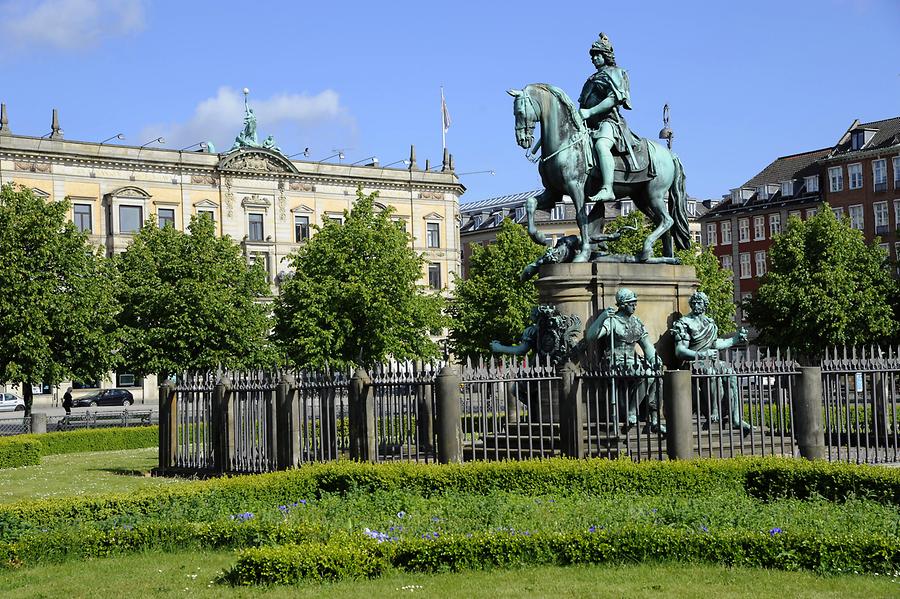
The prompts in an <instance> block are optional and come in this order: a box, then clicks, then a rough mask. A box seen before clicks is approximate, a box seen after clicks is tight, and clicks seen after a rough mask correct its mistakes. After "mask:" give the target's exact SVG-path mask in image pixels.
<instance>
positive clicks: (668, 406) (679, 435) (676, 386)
mask: <svg viewBox="0 0 900 599" xmlns="http://www.w3.org/2000/svg"><path fill="white" fill-rule="evenodd" d="M663 412H664V413H665V416H666V454H667V455H668V456H669V459H670V460H690V459H691V458H693V457H694V448H693V447H692V440H693V437H692V434H693V433H692V431H691V425H692V423H693V417H692V415H691V371H690V370H666V371H665V372H664V373H663Z"/></svg>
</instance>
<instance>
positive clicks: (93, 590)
mask: <svg viewBox="0 0 900 599" xmlns="http://www.w3.org/2000/svg"><path fill="white" fill-rule="evenodd" d="M233 561H234V555H233V554H232V553H231V552H196V553H193V552H192V553H179V554H159V553H147V554H141V555H134V556H127V557H117V558H108V559H102V560H89V561H87V562H69V563H66V564H60V565H51V566H45V567H41V568H36V569H23V570H20V571H13V572H8V571H6V572H3V571H0V597H10V598H13V597H15V598H16V599H25V598H26V597H66V598H71V597H79V598H82V597H83V598H87V597H116V598H122V597H172V596H190V597H259V596H262V595H265V596H266V597H267V598H272V599H277V598H281V597H285V598H287V597H290V598H304V597H310V598H312V597H329V598H330V599H339V598H343V597H348V598H349V597H360V598H363V599H372V598H374V597H406V596H409V597H446V598H453V597H460V598H479V597H484V598H486V599H501V598H506V597H509V598H510V599H521V598H523V597H554V598H556V597H629V598H635V597H654V598H659V597H666V598H681V597H684V598H687V597H699V598H702V599H712V598H718V597H779V598H786V597H791V598H794V597H799V598H802V597H809V598H810V599H812V598H816V599H820V598H828V597H833V598H835V599H837V598H850V597H865V598H866V599H877V598H880V597H885V598H887V597H897V596H898V595H900V578H898V577H877V576H871V577H863V576H834V577H818V576H815V575H813V574H808V573H797V572H778V571H768V570H747V569H739V568H734V569H732V568H724V567H715V566H699V565H682V564H641V565H636V566H590V567H569V568H551V567H546V568H529V569H524V570H505V571H489V572H465V573H458V574H437V575H426V574H404V573H391V574H388V575H386V576H384V577H382V578H379V579H376V580H364V581H347V582H341V583H336V584H326V585H312V584H309V585H299V586H295V587H273V588H268V589H266V588H231V587H228V586H223V585H221V584H218V583H216V582H215V579H216V576H217V575H218V573H219V572H220V571H221V570H222V569H224V568H225V567H227V566H228V565H230V564H231V563H232V562H233Z"/></svg>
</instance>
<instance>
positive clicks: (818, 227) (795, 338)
mask: <svg viewBox="0 0 900 599" xmlns="http://www.w3.org/2000/svg"><path fill="white" fill-rule="evenodd" d="M769 258H770V264H771V268H770V270H769V271H768V272H767V273H766V275H765V276H764V277H763V279H762V284H761V285H760V287H759V290H758V291H757V293H756V295H755V296H753V297H752V298H751V299H750V300H748V301H747V302H746V304H745V306H746V308H747V311H748V318H749V320H750V322H751V323H752V324H753V326H754V327H755V328H756V329H757V330H758V331H759V334H760V341H761V342H762V343H763V344H768V345H775V346H781V347H792V348H795V349H798V350H800V351H802V352H803V353H805V354H807V355H811V356H812V355H818V354H820V353H821V352H822V350H823V349H824V348H825V347H827V346H833V345H844V344H848V345H853V344H859V343H871V342H876V341H879V340H882V339H885V338H887V337H889V336H891V335H893V334H895V333H896V332H897V330H898V323H897V322H896V320H895V319H894V316H893V313H892V310H891V301H892V298H895V297H896V295H897V293H898V288H897V282H896V281H894V280H893V279H892V278H891V275H890V272H889V270H888V268H887V266H888V263H887V257H886V256H885V253H884V251H883V250H882V249H881V248H880V247H878V245H877V240H876V242H875V243H873V244H872V245H867V244H866V242H865V239H864V238H863V235H862V232H860V231H857V230H855V229H852V228H850V225H849V222H847V221H846V220H843V221H841V220H838V219H837V217H835V215H834V213H833V212H832V211H831V210H830V208H829V207H828V205H827V204H826V205H825V206H823V208H822V209H821V210H819V212H818V213H817V214H816V215H815V216H814V217H812V218H810V219H807V220H805V221H801V220H799V219H796V218H792V219H790V221H789V224H788V227H787V229H786V230H785V231H784V232H783V233H782V234H781V235H779V236H777V237H775V240H774V242H773V243H772V247H771V249H770V251H769Z"/></svg>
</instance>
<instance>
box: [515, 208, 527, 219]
mask: <svg viewBox="0 0 900 599" xmlns="http://www.w3.org/2000/svg"><path fill="white" fill-rule="evenodd" d="M523 218H525V206H516V222H519V221H520V220H522V219H523Z"/></svg>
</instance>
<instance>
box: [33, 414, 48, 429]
mask: <svg viewBox="0 0 900 599" xmlns="http://www.w3.org/2000/svg"><path fill="white" fill-rule="evenodd" d="M31 432H32V433H46V432H47V415H46V414H44V413H43V412H32V413H31Z"/></svg>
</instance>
